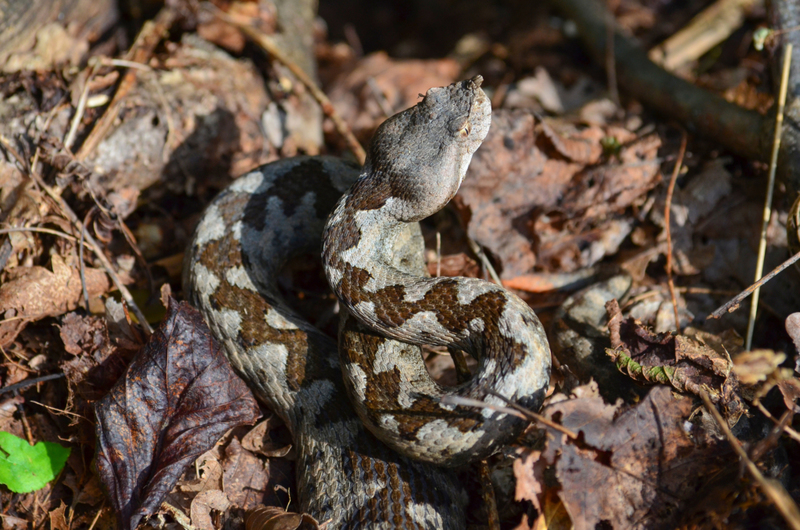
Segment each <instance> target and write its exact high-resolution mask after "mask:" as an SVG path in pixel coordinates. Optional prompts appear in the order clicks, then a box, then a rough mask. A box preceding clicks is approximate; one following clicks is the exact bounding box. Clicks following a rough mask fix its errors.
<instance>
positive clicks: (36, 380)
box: [0, 374, 64, 394]
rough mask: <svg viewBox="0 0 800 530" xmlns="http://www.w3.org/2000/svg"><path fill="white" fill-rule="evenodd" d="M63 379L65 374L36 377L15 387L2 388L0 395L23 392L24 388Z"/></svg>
mask: <svg viewBox="0 0 800 530" xmlns="http://www.w3.org/2000/svg"><path fill="white" fill-rule="evenodd" d="M62 377H64V374H50V375H43V376H42V377H36V378H34V379H26V380H25V381H21V382H19V383H17V384H15V385H9V386H6V387H3V388H0V394H5V393H6V392H15V391H17V390H22V389H23V388H28V387H29V386H33V385H38V384H39V383H44V382H45V381H52V380H53V379H61V378H62Z"/></svg>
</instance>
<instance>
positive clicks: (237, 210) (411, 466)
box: [184, 76, 550, 529]
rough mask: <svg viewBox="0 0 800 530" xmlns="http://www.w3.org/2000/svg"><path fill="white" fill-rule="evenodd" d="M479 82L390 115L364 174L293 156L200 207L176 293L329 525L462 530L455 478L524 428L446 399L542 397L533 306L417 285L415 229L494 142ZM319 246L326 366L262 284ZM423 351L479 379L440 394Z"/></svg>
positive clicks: (465, 288) (314, 341)
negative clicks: (330, 301) (190, 306)
mask: <svg viewBox="0 0 800 530" xmlns="http://www.w3.org/2000/svg"><path fill="white" fill-rule="evenodd" d="M481 82H482V79H481V78H480V76H478V77H475V78H474V79H471V80H467V81H463V82H460V83H456V84H453V85H450V86H449V87H443V88H432V89H431V90H429V91H428V93H427V94H426V95H425V98H424V99H423V100H422V101H421V102H420V103H419V104H417V105H416V106H415V107H412V108H411V109H408V110H406V111H404V112H402V113H400V114H397V115H396V116H393V117H392V118H390V119H389V120H387V121H386V122H385V123H384V124H383V125H381V126H380V127H379V129H378V131H377V132H376V133H375V137H374V138H373V140H372V143H371V145H370V148H369V151H368V155H367V161H366V164H365V165H364V168H363V169H361V170H360V172H359V170H358V168H355V167H352V166H350V165H348V164H346V163H344V162H342V161H340V160H337V159H333V158H325V157H299V158H293V159H286V160H281V161H278V162H275V163H272V164H268V165H266V166H263V167H261V168H258V169H256V170H254V171H253V172H251V173H249V174H247V175H244V176H243V177H240V178H239V179H237V180H236V181H235V182H234V183H233V184H231V185H230V186H229V187H228V188H227V189H226V190H224V191H223V192H222V193H221V194H220V195H219V196H218V197H217V198H216V199H215V200H214V202H213V203H212V204H211V205H210V206H209V207H208V209H207V210H206V212H205V214H204V215H203V218H202V219H201V221H200V224H199V225H198V227H197V231H196V233H195V235H194V240H193V242H192V244H191V245H190V247H189V251H188V252H187V258H186V261H185V267H184V288H185V291H186V292H187V293H188V296H189V297H190V299H191V301H192V302H193V303H194V304H195V305H196V306H197V307H198V308H199V309H200V310H201V311H202V312H203V315H204V316H205V318H206V320H207V321H208V323H209V325H210V326H211V329H212V331H213V332H214V334H215V336H216V337H217V338H218V339H219V340H220V342H221V343H222V344H223V346H224V348H225V350H226V352H227V354H228V357H229V358H230V360H231V363H232V364H233V366H234V367H235V368H236V369H237V370H238V371H239V373H240V374H241V375H242V376H243V377H244V379H245V380H246V381H247V382H248V384H249V385H250V386H251V388H252V389H253V390H254V391H255V392H256V394H257V395H258V396H259V398H261V399H262V400H263V401H264V402H265V403H267V404H268V405H269V406H270V407H271V408H272V409H273V410H274V411H275V412H276V413H278V414H279V415H280V416H281V417H282V418H283V419H284V420H285V421H286V423H287V425H288V426H289V428H290V429H291V431H292V433H293V436H294V438H295V443H296V446H297V448H298V450H299V458H298V463H297V474H298V489H299V494H300V509H301V510H303V511H305V512H307V513H310V514H311V515H313V516H314V517H316V518H317V519H318V520H319V521H321V522H324V521H330V526H329V528H346V529H355V528H368V529H373V528H375V529H390V528H430V529H433V528H445V529H459V528H464V526H465V524H466V523H465V516H464V505H465V503H466V496H465V493H464V491H463V489H462V487H461V485H460V484H459V482H458V480H457V478H456V476H455V475H454V473H453V471H452V467H454V466H459V465H462V464H464V463H467V462H471V461H474V460H476V459H479V458H482V457H485V456H487V455H488V454H491V453H492V452H494V451H496V450H497V449H498V448H500V447H501V446H502V445H503V444H506V443H508V442H510V441H512V440H513V439H514V438H515V437H516V436H518V435H519V433H520V431H521V430H522V428H523V427H524V425H523V424H522V423H521V422H520V421H519V420H517V419H515V418H513V417H510V416H508V415H506V414H503V413H500V412H496V411H492V410H488V409H487V410H483V411H475V410H472V409H466V408H463V407H455V406H452V405H447V404H444V403H441V401H440V399H441V397H442V396H445V395H459V396H465V397H470V398H473V399H481V400H484V401H486V402H488V403H492V404H497V405H502V404H504V402H503V401H502V400H501V399H499V398H498V397H496V396H495V395H493V394H494V393H496V394H499V395H502V396H505V397H506V398H509V399H512V400H514V401H515V402H517V403H519V404H521V405H524V406H527V407H530V408H534V409H536V408H538V407H539V406H540V405H541V402H542V399H543V398H544V393H545V391H546V389H547V385H548V383H549V377H550V350H549V347H548V345H547V339H546V337H545V334H544V331H543V329H542V326H541V324H540V323H539V320H538V318H537V317H536V315H535V314H534V313H533V311H532V310H531V309H530V308H529V307H528V306H527V305H526V304H525V303H524V302H522V301H521V300H520V299H519V298H517V297H516V296H514V295H513V294H511V293H508V292H507V291H505V290H504V289H503V288H501V287H499V286H497V285H494V284H491V283H489V282H485V281H482V280H476V279H468V278H429V277H426V276H427V275H426V272H425V264H424V261H423V258H422V256H423V249H424V247H423V242H422V236H421V234H420V230H419V225H418V223H417V221H419V220H421V219H424V218H425V217H428V216H429V215H431V214H433V213H435V212H437V211H438V210H440V209H441V208H442V207H444V205H445V204H446V203H447V202H448V201H449V200H450V199H451V198H452V197H453V195H455V193H456V191H457V190H458V187H459V186H460V184H461V181H462V179H463V178H464V174H465V173H466V170H467V166H468V165H469V162H470V160H471V159H472V154H473V153H474V152H475V150H476V149H477V148H478V146H479V145H480V144H481V142H482V141H483V139H484V138H485V136H486V133H487V132H488V130H489V124H490V122H491V106H490V104H489V101H488V98H487V97H486V95H485V94H484V93H483V91H482V90H481V89H480V84H481ZM356 179H358V180H356ZM351 186H352V187H351ZM348 188H350V189H349V190H348ZM345 190H348V191H346V193H344V195H342V193H343V192H345ZM340 197H341V198H340ZM337 200H338V203H337ZM331 212H332V213H331ZM329 214H330V217H329V218H328V221H327V224H326V223H325V218H326V217H327V216H328V215H329ZM320 238H322V241H323V267H324V269H325V274H326V276H327V278H328V281H329V283H330V284H331V287H332V288H333V290H334V291H335V293H336V294H337V296H338V297H339V300H340V303H341V306H342V308H343V311H342V313H343V318H342V322H341V324H340V331H339V348H338V350H339V352H338V353H337V347H336V344H334V342H333V341H332V340H331V339H330V338H329V337H328V336H326V335H324V334H322V333H321V332H320V331H319V330H317V329H316V328H314V327H313V326H311V325H310V324H309V323H308V322H306V321H305V320H303V319H302V318H301V317H299V316H298V315H297V314H296V313H295V312H294V311H293V310H292V309H291V308H290V307H289V306H288V304H287V303H286V302H285V301H284V300H283V299H282V297H281V296H280V294H279V290H278V288H277V285H276V280H275V278H276V276H277V274H278V273H279V271H280V269H281V267H283V266H284V264H285V263H286V262H287V261H288V260H289V259H290V258H291V257H292V256H294V255H296V254H297V253H299V252H302V251H304V250H308V249H310V248H311V249H313V248H319V242H320ZM353 317H355V318H353ZM420 344H436V345H442V346H447V347H448V348H451V349H460V350H463V351H466V352H468V353H470V354H471V355H473V356H475V357H476V358H477V359H478V361H479V367H478V370H477V372H476V373H475V375H474V376H473V377H472V378H471V379H470V380H469V381H467V382H466V383H463V384H461V385H459V386H457V387H454V388H445V387H441V386H440V385H438V384H437V383H436V382H434V381H433V380H432V379H431V378H430V376H429V375H428V373H427V371H426V370H425V366H424V363H423V360H422V356H421V354H420V350H419V346H418V345H420ZM343 373H344V377H343V375H342V374H343ZM348 396H349V398H350V399H348ZM351 401H352V404H351ZM365 427H366V429H365ZM379 440H381V441H382V442H383V443H381V441H379ZM432 464H438V465H432Z"/></svg>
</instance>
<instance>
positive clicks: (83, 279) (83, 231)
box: [78, 208, 94, 311]
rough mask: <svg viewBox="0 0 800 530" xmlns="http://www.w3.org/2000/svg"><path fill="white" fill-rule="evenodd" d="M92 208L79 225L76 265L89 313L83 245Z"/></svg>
mask: <svg viewBox="0 0 800 530" xmlns="http://www.w3.org/2000/svg"><path fill="white" fill-rule="evenodd" d="M93 211H94V208H90V209H89V213H87V214H86V218H85V219H84V220H83V222H82V223H81V244H80V246H79V247H78V263H79V264H80V272H81V288H82V289H83V301H84V303H85V304H86V310H87V311H89V291H88V289H86V264H85V263H84V262H83V244H84V240H85V239H86V222H87V221H88V220H89V216H91V215H92V212H93Z"/></svg>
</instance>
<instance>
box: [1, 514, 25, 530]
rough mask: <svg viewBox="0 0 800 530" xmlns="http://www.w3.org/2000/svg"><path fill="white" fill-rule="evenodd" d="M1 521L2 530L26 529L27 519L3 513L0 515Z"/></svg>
mask: <svg viewBox="0 0 800 530" xmlns="http://www.w3.org/2000/svg"><path fill="white" fill-rule="evenodd" d="M0 519H2V521H3V530H27V529H28V526H29V525H28V520H27V519H20V518H19V517H14V516H13V515H3V517H0Z"/></svg>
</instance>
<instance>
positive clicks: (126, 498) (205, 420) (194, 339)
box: [95, 300, 259, 530]
mask: <svg viewBox="0 0 800 530" xmlns="http://www.w3.org/2000/svg"><path fill="white" fill-rule="evenodd" d="M95 416H96V418H97V428H96V429H97V457H96V460H97V469H98V472H99V474H100V478H101V480H102V482H103V485H104V486H105V488H106V490H107V493H108V495H109V497H110V499H111V502H112V503H113V505H114V507H115V509H116V511H117V520H118V524H119V527H120V528H122V529H125V530H128V529H132V528H135V527H136V525H137V524H138V522H139V521H140V520H141V519H142V518H143V517H145V516H148V515H150V514H152V513H153V512H154V510H156V509H157V508H158V506H159V505H160V504H161V502H162V500H163V498H164V496H165V495H167V493H169V492H170V490H171V489H172V488H173V487H174V485H175V483H176V482H177V480H178V478H179V477H180V475H181V473H183V471H184V469H185V468H186V466H188V465H190V464H191V463H192V462H194V460H195V459H196V458H197V457H198V456H200V455H201V454H203V453H204V452H206V451H207V450H209V449H210V448H211V447H212V446H213V445H214V444H215V443H216V442H217V440H219V438H220V437H221V436H222V435H223V434H224V433H225V432H226V431H227V430H228V429H230V428H232V427H234V426H236V425H241V424H244V423H253V422H254V421H255V420H256V419H257V418H258V416H259V409H258V406H257V404H256V401H255V399H254V398H253V396H252V394H251V393H250V391H249V390H248V389H247V387H246V386H245V384H244V382H243V381H242V380H241V379H240V378H239V377H238V376H237V375H236V374H235V373H234V372H233V370H232V369H231V367H230V365H229V364H228V361H227V359H226V358H225V357H224V356H223V354H222V353H221V351H220V349H219V346H218V345H217V343H216V341H215V340H214V339H213V337H212V336H211V332H210V331H209V329H208V327H207V326H206V324H205V322H203V319H202V317H201V316H200V314H199V313H198V312H197V311H196V310H195V309H193V308H192V307H191V306H189V305H188V304H187V303H185V302H181V303H177V302H175V301H174V300H170V302H169V307H168V308H167V317H166V319H165V320H164V322H163V323H162V324H161V326H160V327H159V329H158V330H156V332H155V333H154V334H153V336H152V337H150V340H149V341H148V342H147V344H146V345H145V346H144V348H142V350H141V351H140V352H139V353H138V354H137V356H136V357H135V358H134V360H133V361H132V362H131V364H130V366H129V367H128V370H127V372H126V373H125V375H124V376H123V377H122V378H121V379H120V380H119V381H118V382H117V384H116V386H114V388H113V389H112V390H111V392H109V394H108V395H107V396H105V397H104V398H103V399H101V400H100V401H98V402H97V404H96V405H95Z"/></svg>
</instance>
